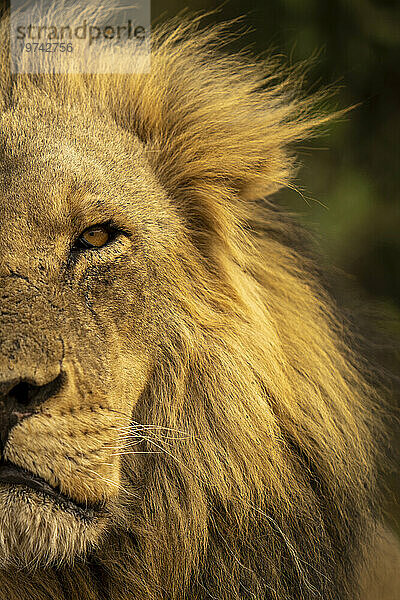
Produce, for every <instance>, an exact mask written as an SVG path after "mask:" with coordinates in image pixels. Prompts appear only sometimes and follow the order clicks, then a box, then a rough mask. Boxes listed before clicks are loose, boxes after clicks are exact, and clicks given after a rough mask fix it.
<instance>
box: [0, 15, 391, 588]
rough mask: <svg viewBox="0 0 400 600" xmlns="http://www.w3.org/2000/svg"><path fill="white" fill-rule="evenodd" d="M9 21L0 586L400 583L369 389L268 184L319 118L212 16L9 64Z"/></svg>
mask: <svg viewBox="0 0 400 600" xmlns="http://www.w3.org/2000/svg"><path fill="white" fill-rule="evenodd" d="M6 23H7V22H6V21H4V22H3V24H2V42H3V43H2V44H1V47H2V52H3V55H2V59H1V65H2V67H1V86H0V88H1V93H0V100H1V111H0V113H1V115H0V118H1V130H0V131H1V132H0V136H1V159H0V169H1V187H0V191H1V201H0V215H1V220H0V227H1V235H0V393H1V400H0V415H1V419H0V423H1V428H0V438H1V462H0V515H1V521H0V599H1V600H16V599H18V600H28V599H29V600H45V599H46V600H67V599H68V600H78V599H79V600H83V599H84V600H100V599H108V600H133V599H134V600H162V599H164V600H167V599H168V600H184V599H186V600H202V599H204V600H205V599H206V598H216V599H217V598H218V600H235V599H236V600H239V599H240V600H245V599H250V598H251V599H257V600H261V599H265V600H272V599H274V600H300V599H302V600H311V599H315V598H321V599H324V600H354V599H356V598H359V599H360V600H366V599H367V598H369V599H371V600H383V599H384V596H385V600H389V599H391V600H394V599H395V598H397V597H398V595H397V594H396V590H397V591H398V589H400V588H399V587H397V586H398V585H399V584H398V583H396V578H397V581H398V574H399V569H398V565H399V564H400V562H398V561H399V557H400V554H399V552H398V547H397V545H396V542H395V540H394V536H393V535H392V534H391V533H390V532H389V531H388V530H387V529H386V527H385V526H384V525H383V524H382V517H381V516H380V509H379V506H380V503H379V493H378V487H379V486H378V483H377V465H378V459H379V453H380V448H381V447H382V444H383V443H384V435H383V433H382V424H381V421H382V419H381V416H380V413H381V410H380V408H379V406H380V393H379V391H378V388H376V387H374V385H373V384H372V383H371V377H370V376H369V371H368V367H366V366H365V364H364V361H363V360H362V359H361V358H360V356H359V354H358V353H357V352H355V351H354V350H353V349H352V342H351V336H350V334H349V332H348V330H347V329H348V328H347V326H346V324H345V323H344V319H343V318H342V317H341V316H340V314H339V311H338V309H337V308H336V306H335V303H334V301H333V300H332V299H331V298H330V296H329V294H328V293H327V292H326V291H324V287H323V285H322V283H321V277H320V274H319V269H318V268H317V261H316V260H314V259H313V258H312V257H311V255H310V253H309V251H308V249H307V247H303V246H304V244H303V240H304V235H303V234H302V231H301V228H300V227H299V226H297V225H296V223H295V222H294V221H293V219H292V218H291V217H290V216H288V215H285V213H284V212H283V211H281V210H280V209H278V208H277V206H276V204H275V203H274V202H273V199H272V194H273V193H274V192H277V191H278V190H279V189H280V188H282V187H284V186H287V185H291V183H290V182H291V181H292V178H293V175H294V172H295V168H296V163H295V161H294V159H293V155H292V151H291V150H290V145H291V144H292V143H293V142H295V141H297V140H300V139H303V138H305V137H306V136H308V135H311V134H312V132H313V131H314V130H315V128H316V127H318V126H319V125H321V124H323V123H324V122H325V121H326V120H327V119H329V117H326V116H324V115H323V114H321V113H319V112H318V110H317V109H316V108H315V107H316V103H317V101H316V99H315V97H313V98H304V97H303V96H302V95H301V92H300V91H299V85H298V81H297V78H296V74H295V73H294V74H291V73H289V74H287V73H286V74H285V72H284V71H280V70H279V67H277V64H276V63H275V62H274V61H270V62H268V63H265V62H257V63H255V64H254V63H253V62H252V61H251V60H250V59H249V58H246V57H244V56H235V55H227V54H224V53H223V51H222V50H221V43H222V42H223V41H224V33H223V31H224V30H223V28H221V27H218V26H217V27H214V28H213V29H211V30H207V31H206V30H204V29H201V28H200V29H199V28H198V24H197V23H194V22H192V23H188V22H182V23H180V24H178V23H177V22H176V21H174V22H172V24H171V25H169V26H167V25H165V26H161V27H160V28H159V30H158V32H157V33H156V34H155V35H154V36H153V48H152V65H151V70H150V72H149V73H147V74H137V75H135V74H133V75H106V74H103V75H101V74H100V75H88V74H75V75H24V74H19V75H10V73H9V70H8V66H7V56H6V55H5V54H4V48H5V47H6V44H5V39H6V38H5V36H6V31H7V28H6ZM125 59H126V60H129V57H128V56H126V57H125ZM93 60H95V58H94V59H93ZM121 60H122V59H121ZM306 246H307V245H306ZM396 561H397V562H396Z"/></svg>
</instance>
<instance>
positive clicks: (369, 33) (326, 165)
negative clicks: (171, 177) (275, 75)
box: [152, 0, 400, 533]
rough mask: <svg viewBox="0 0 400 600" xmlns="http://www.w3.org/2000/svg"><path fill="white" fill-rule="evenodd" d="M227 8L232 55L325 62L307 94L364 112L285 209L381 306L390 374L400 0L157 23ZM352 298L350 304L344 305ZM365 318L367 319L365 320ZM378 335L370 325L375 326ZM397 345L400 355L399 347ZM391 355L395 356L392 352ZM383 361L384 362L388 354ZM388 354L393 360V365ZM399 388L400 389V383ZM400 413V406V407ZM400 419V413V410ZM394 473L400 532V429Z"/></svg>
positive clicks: (159, 5) (307, 4) (315, 1)
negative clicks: (235, 34) (328, 89)
mask: <svg viewBox="0 0 400 600" xmlns="http://www.w3.org/2000/svg"><path fill="white" fill-rule="evenodd" d="M185 8H186V9H189V12H193V11H204V10H213V9H218V10H217V13H216V14H213V15H211V16H210V17H209V18H208V19H207V20H206V22H207V23H215V22H218V21H222V20H227V19H234V18H237V17H239V16H242V15H244V19H243V21H241V24H237V25H236V26H234V27H233V29H234V30H235V28H236V30H239V29H241V28H243V27H245V28H247V30H246V33H245V34H244V35H243V36H242V37H241V38H240V40H239V41H237V42H235V45H234V47H233V48H232V49H234V50H235V49H240V48H243V47H245V48H246V49H250V50H251V52H252V54H254V55H262V56H265V55H266V54H267V53H268V52H270V51H271V50H272V51H274V52H275V53H278V54H279V55H281V57H282V61H283V62H286V63H289V64H292V63H296V62H298V61H304V60H308V59H310V58H311V57H313V56H314V57H315V56H316V60H314V61H312V64H311V68H310V70H309V73H308V77H307V79H306V87H308V88H309V89H310V90H316V89H318V88H320V87H325V86H333V87H334V88H335V89H336V90H337V91H336V94H335V95H334V98H332V108H344V107H349V106H353V105H357V106H356V107H355V108H354V109H353V110H352V111H351V112H350V113H348V114H347V115H346V116H345V117H344V118H343V119H341V120H340V121H338V122H336V123H334V124H333V125H330V126H329V128H328V131H327V133H326V134H324V135H322V136H321V137H320V138H318V139H316V140H313V141H310V142H305V143H303V144H300V145H299V147H298V148H297V153H298V157H299V161H300V163H301V164H302V168H301V170H300V171H299V173H298V176H297V181H296V185H297V187H298V188H299V189H300V190H301V192H302V193H301V194H300V193H296V192H295V191H292V190H282V191H281V192H279V193H278V194H277V196H276V200H277V202H280V203H281V204H283V205H286V206H288V207H289V208H290V209H292V210H293V211H294V212H296V213H297V214H298V216H299V218H300V219H301V220H302V221H303V222H304V223H305V224H306V226H307V227H308V229H311V230H312V231H313V232H314V233H315V236H316V238H317V240H318V242H319V246H320V250H321V251H322V257H323V259H322V260H324V261H325V262H326V263H327V264H330V265H333V267H334V270H335V271H336V273H337V275H338V276H339V278H341V279H342V280H345V281H346V285H345V287H347V288H348V289H349V290H350V293H349V294H348V296H347V298H346V293H344V298H345V302H347V300H349V301H350V305H351V304H352V303H353V311H354V312H357V310H358V309H357V308H354V307H357V306H358V307H359V308H360V309H361V308H362V309H363V310H365V309H366V308H367V310H366V313H367V314H368V313H369V311H368V308H370V309H371V314H372V315H373V317H371V320H375V321H379V325H380V327H381V329H382V331H383V336H382V339H383V344H385V341H386V340H390V341H388V345H389V347H393V348H394V352H392V351H389V353H388V355H389V356H388V362H389V368H391V369H392V370H393V371H394V372H396V371H397V370H398V363H397V361H396V356H393V355H396V353H397V355H398V356H399V355H400V352H399V350H398V348H400V265H399V263H400V195H399V189H400V169H399V166H400V161H399V158H400V67H399V64H400V2H399V1H398V0H379V1H378V0H375V1H373V0H329V1H321V0H248V1H244V0H230V1H227V2H225V3H224V4H222V3H221V4H218V3H215V2H213V1H212V0H190V1H189V0H186V1H185V0H153V2H152V20H153V21H156V22H159V21H163V20H164V19H167V18H168V17H171V16H174V15H176V14H177V13H179V12H180V11H182V10H183V9H185ZM341 299H342V300H343V297H342V298H341ZM356 317H357V315H356ZM367 329H368V327H367ZM396 348H397V350H396ZM384 353H385V352H384ZM381 358H382V357H381ZM385 358H386V357H384V359H385ZM392 387H393V388H396V387H397V388H399V383H398V382H397V383H396V382H394V384H392ZM398 406H400V404H399V405H398ZM394 412H395V414H396V416H397V417H398V416H399V414H400V413H399V412H396V409H395V410H394ZM393 437H394V443H393V454H394V457H395V458H394V460H393V463H392V464H393V466H392V467H390V468H389V469H388V474H387V479H388V481H389V486H388V489H387V491H386V492H385V495H386V497H387V511H388V515H389V519H390V520H391V521H392V523H394V525H395V527H397V529H398V531H399V533H400V509H399V506H400V483H399V477H398V474H396V471H395V466H394V465H395V463H396V462H398V461H399V457H400V428H399V427H398V428H397V432H395V433H394V436H393Z"/></svg>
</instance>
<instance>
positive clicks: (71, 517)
mask: <svg viewBox="0 0 400 600" xmlns="http://www.w3.org/2000/svg"><path fill="white" fill-rule="evenodd" d="M0 514H1V522H0V564H1V566H2V567H3V568H4V567H10V566H11V567H13V568H17V569H18V568H21V569H32V570H34V569H36V568H39V567H40V568H45V567H49V566H61V565H68V564H72V563H73V562H74V560H75V559H77V558H78V557H81V556H85V555H87V554H88V553H89V552H90V551H92V550H93V549H94V548H95V547H96V546H98V544H99V541H100V539H101V536H102V533H103V532H104V530H105V527H106V522H107V519H106V516H105V511H104V509H102V508H101V507H84V506H81V505H78V504H75V503H74V502H73V501H71V500H68V499H67V498H65V497H62V496H61V495H60V497H57V495H56V493H55V494H53V495H51V494H47V493H45V492H40V491H37V490H34V489H31V488H29V487H24V486H16V485H12V484H3V483H0Z"/></svg>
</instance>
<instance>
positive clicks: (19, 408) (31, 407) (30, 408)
mask: <svg viewBox="0 0 400 600" xmlns="http://www.w3.org/2000/svg"><path fill="white" fill-rule="evenodd" d="M62 379H63V376H62V374H61V373H60V374H59V375H57V376H56V377H55V378H54V379H52V380H51V381H49V382H48V383H46V384H45V385H36V384H35V383H33V382H32V381H31V380H25V379H12V380H9V381H3V382H2V383H1V384H0V450H1V452H2V451H3V449H4V446H5V444H6V442H7V439H8V436H9V434H10V431H11V429H12V428H13V427H14V426H15V425H17V424H18V423H19V422H20V421H22V420H23V419H25V418H26V417H29V416H31V415H32V414H33V413H34V412H36V411H37V409H38V408H39V406H40V405H41V404H42V403H43V402H45V401H46V400H47V399H49V398H50V397H51V396H53V395H54V394H56V393H57V392H58V391H59V390H60V388H61V386H62Z"/></svg>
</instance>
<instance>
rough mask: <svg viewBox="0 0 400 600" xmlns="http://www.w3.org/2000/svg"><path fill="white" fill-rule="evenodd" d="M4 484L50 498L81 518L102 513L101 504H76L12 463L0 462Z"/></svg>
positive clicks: (36, 476)
mask: <svg viewBox="0 0 400 600" xmlns="http://www.w3.org/2000/svg"><path fill="white" fill-rule="evenodd" d="M2 483H5V484H8V485H10V486H18V487H22V488H29V489H31V490H33V491H35V492H38V493H39V494H41V495H44V496H47V497H50V498H51V499H52V500H54V501H55V502H56V503H57V504H59V505H61V507H62V508H64V509H68V510H72V511H73V512H74V514H79V516H80V517H81V518H86V519H88V518H94V517H95V516H99V514H100V513H101V509H102V506H101V505H100V504H99V505H91V506H88V505H86V504H79V503H77V502H74V501H73V500H71V498H68V497H67V496H65V495H64V494H62V493H61V492H59V491H58V490H57V489H55V488H53V487H52V486H51V485H50V484H48V483H47V482H46V481H45V480H44V479H42V478H41V477H39V476H38V475H35V474H34V473H31V472H30V471H27V470H26V469H23V468H22V467H18V466H17V465H14V464H13V463H10V462H6V461H0V484H2Z"/></svg>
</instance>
